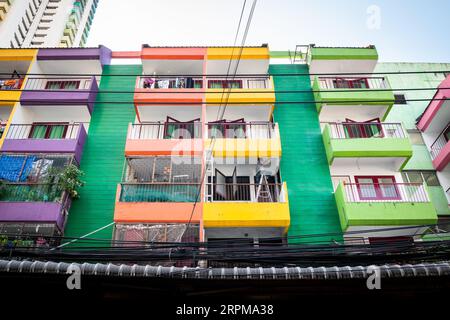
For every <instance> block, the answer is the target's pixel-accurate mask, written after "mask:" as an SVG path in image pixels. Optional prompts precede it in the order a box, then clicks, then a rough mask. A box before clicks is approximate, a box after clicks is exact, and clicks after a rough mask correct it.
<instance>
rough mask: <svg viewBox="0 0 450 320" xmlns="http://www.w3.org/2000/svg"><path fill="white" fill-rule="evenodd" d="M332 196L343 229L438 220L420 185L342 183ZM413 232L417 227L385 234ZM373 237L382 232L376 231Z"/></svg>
mask: <svg viewBox="0 0 450 320" xmlns="http://www.w3.org/2000/svg"><path fill="white" fill-rule="evenodd" d="M335 198H336V203H337V207H338V211H339V218H340V222H341V227H342V230H343V231H344V232H348V231H356V230H359V231H361V230H364V229H369V228H371V227H372V228H373V227H380V228H382V227H395V226H416V225H417V226H420V225H427V224H435V223H436V222H437V214H436V210H435V208H434V206H433V204H432V203H431V201H430V198H429V195H428V191H427V189H426V186H425V185H423V184H415V183H377V184H364V183H345V182H341V183H340V184H339V186H338V188H337V190H336V192H335ZM395 232H397V233H399V234H394V233H395ZM415 232H417V229H415V228H411V229H406V230H397V231H391V232H390V233H388V235H389V236H395V235H410V234H411V233H412V234H414V233H415ZM369 236H370V235H369ZM372 236H374V235H372ZM375 236H382V235H381V233H377V235H375Z"/></svg>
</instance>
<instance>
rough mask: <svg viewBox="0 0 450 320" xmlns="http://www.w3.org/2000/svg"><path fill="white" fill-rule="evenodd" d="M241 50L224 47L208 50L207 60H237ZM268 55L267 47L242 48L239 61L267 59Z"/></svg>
mask: <svg viewBox="0 0 450 320" xmlns="http://www.w3.org/2000/svg"><path fill="white" fill-rule="evenodd" d="M240 51H241V48H239V47H235V48H234V50H233V47H224V48H208V50H207V59H209V60H225V59H230V57H232V59H239V55H240ZM269 58H270V53H269V48H268V47H255V48H244V49H243V50H242V55H241V59H247V60H248V59H269Z"/></svg>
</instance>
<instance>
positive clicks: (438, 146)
mask: <svg viewBox="0 0 450 320" xmlns="http://www.w3.org/2000/svg"><path fill="white" fill-rule="evenodd" d="M444 131H445V130H444ZM447 143H448V141H447V139H446V138H445V135H444V133H441V134H440V135H439V136H438V137H437V139H436V140H435V141H434V142H433V144H432V145H431V147H430V153H431V158H432V159H433V160H434V159H436V157H437V156H438V155H439V153H441V151H442V149H444V147H445V145H446V144H447Z"/></svg>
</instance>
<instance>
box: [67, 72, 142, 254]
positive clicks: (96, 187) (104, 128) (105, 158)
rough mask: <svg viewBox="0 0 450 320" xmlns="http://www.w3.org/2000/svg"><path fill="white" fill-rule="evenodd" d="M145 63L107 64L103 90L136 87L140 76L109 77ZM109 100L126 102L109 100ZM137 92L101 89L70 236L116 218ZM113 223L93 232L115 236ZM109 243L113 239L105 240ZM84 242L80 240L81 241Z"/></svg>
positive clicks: (82, 163)
mask: <svg viewBox="0 0 450 320" xmlns="http://www.w3.org/2000/svg"><path fill="white" fill-rule="evenodd" d="M141 68H142V67H141V66H134V65H126V66H119V65H107V66H104V68H103V77H102V80H101V83H100V91H102V90H111V91H130V92H133V91H134V87H135V83H136V77H130V76H120V77H114V76H112V77H108V76H107V75H109V74H140V73H141V72H142V69H141ZM105 101H115V102H121V101H123V102H124V103H114V104H107V103H103V102H105ZM132 101H133V93H128V94H124V93H101V92H100V93H99V94H98V95H97V100H96V104H95V107H94V111H93V114H92V118H91V123H90V126H89V135H88V139H87V141H86V144H85V146H84V154H83V158H82V161H81V170H83V171H84V172H85V173H86V175H85V176H84V177H83V180H84V181H85V182H86V184H85V186H84V187H83V188H81V189H80V199H78V200H75V201H74V202H73V204H72V208H71V210H70V215H69V219H68V223H67V227H66V231H65V236H66V237H80V236H83V235H86V234H88V233H90V232H92V231H94V230H97V229H99V228H101V227H104V226H106V225H108V224H110V223H112V222H113V217H114V204H115V197H116V188H117V184H118V183H120V181H121V177H122V169H123V163H124V152H125V142H126V136H127V129H128V123H130V122H133V121H134V118H135V116H136V114H135V111H134V105H133V103H130V102H132ZM112 232H113V228H112V227H109V228H106V229H104V230H102V231H99V232H96V233H95V234H92V235H91V236H89V237H90V238H96V239H108V240H111V238H112ZM105 244H106V245H109V243H107V242H105ZM77 245H80V244H77Z"/></svg>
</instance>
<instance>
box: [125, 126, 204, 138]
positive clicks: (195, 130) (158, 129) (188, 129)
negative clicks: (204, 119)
mask: <svg viewBox="0 0 450 320" xmlns="http://www.w3.org/2000/svg"><path fill="white" fill-rule="evenodd" d="M201 137H202V123H200V122H183V123H176V122H153V123H138V124H133V123H130V124H129V126H128V136H127V138H128V139H131V140H133V139H136V140H140V139H197V138H201Z"/></svg>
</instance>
